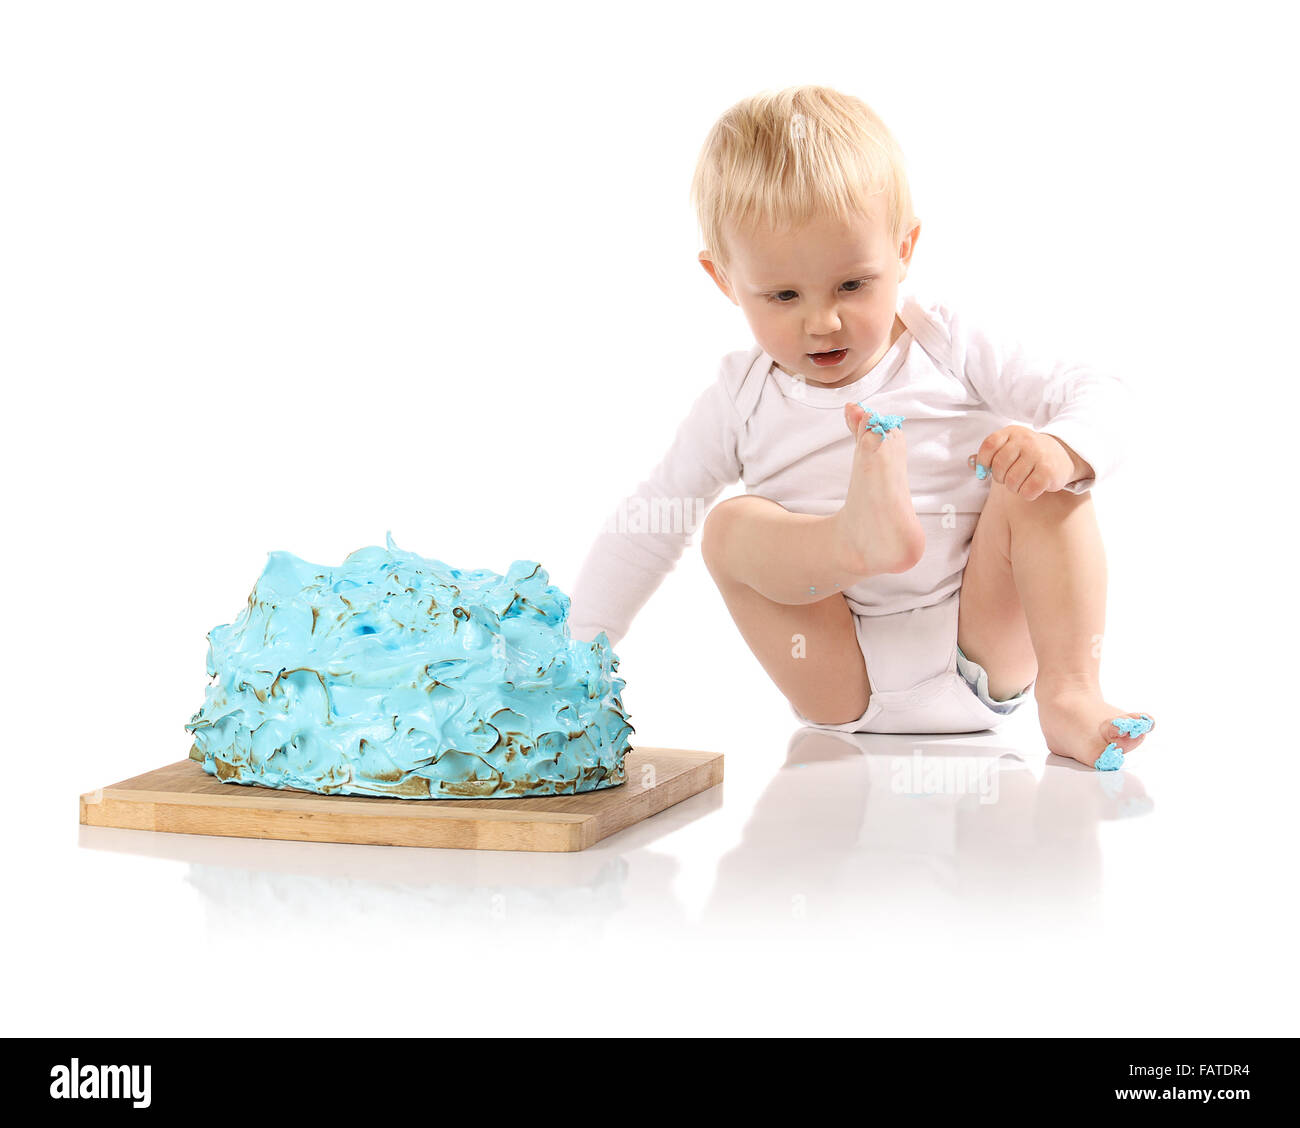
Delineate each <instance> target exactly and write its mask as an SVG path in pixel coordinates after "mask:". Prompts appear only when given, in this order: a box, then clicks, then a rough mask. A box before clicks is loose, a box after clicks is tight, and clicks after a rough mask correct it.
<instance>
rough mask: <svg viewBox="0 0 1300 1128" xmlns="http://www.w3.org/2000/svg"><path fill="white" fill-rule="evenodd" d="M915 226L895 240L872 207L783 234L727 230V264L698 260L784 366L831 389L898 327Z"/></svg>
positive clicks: (881, 350) (858, 372) (867, 366)
mask: <svg viewBox="0 0 1300 1128" xmlns="http://www.w3.org/2000/svg"><path fill="white" fill-rule="evenodd" d="M919 232H920V225H919V224H918V225H917V226H916V227H915V228H913V230H912V231H911V232H909V233H908V234H907V235H905V236H904V239H903V242H902V243H901V244H900V245H899V246H894V245H893V243H892V240H891V239H890V237H889V232H888V230H887V222H886V213H885V209H884V208H883V207H880V208H878V209H877V210H876V211H875V213H874V214H873V215H870V216H867V217H864V218H862V219H861V220H859V221H857V222H856V223H853V224H848V225H846V224H844V223H841V222H840V221H838V220H834V219H824V220H818V221H817V222H815V223H811V224H808V225H806V226H804V227H800V228H797V229H795V230H792V231H785V232H763V233H757V234H756V233H750V234H740V233H738V232H736V231H735V230H734V229H733V230H729V231H728V232H727V234H728V235H729V237H730V245H731V247H732V262H731V264H730V266H729V268H728V269H727V271H726V272H725V273H724V272H723V271H721V270H719V269H718V268H717V266H716V264H714V263H713V262H712V261H710V260H709V258H708V257H707V252H701V254H700V261H701V262H702V263H703V264H704V268H705V270H707V271H708V272H709V274H710V275H711V276H712V277H713V279H714V281H715V282H717V283H718V285H719V286H720V287H721V288H722V291H723V293H725V294H726V295H727V296H728V297H729V298H731V300H732V301H733V302H735V303H736V304H737V305H739V306H740V308H741V309H742V310H743V311H744V314H745V317H746V319H747V320H748V321H749V326H750V328H751V329H752V330H753V333H754V339H755V340H756V341H757V342H758V344H759V345H760V346H761V347H762V348H763V351H764V352H766V353H768V355H770V356H771V357H772V358H773V359H774V360H775V361H776V362H777V364H778V365H779V366H780V367H781V368H782V369H784V370H785V371H786V372H788V373H789V374H790V375H792V376H801V377H803V378H804V379H806V380H807V381H808V382H809V383H811V384H814V385H816V386H820V387H828V388H838V387H843V386H844V385H846V384H851V383H853V382H854V381H855V380H858V379H860V378H861V377H862V376H865V375H866V374H867V372H869V371H870V370H871V369H872V368H873V367H875V365H876V363H877V362H878V361H879V360H880V359H881V358H882V357H883V356H884V355H885V353H886V352H888V351H889V348H890V346H891V345H892V344H893V343H894V341H895V340H896V339H897V337H898V335H899V333H901V332H902V331H903V324H902V322H901V321H899V320H898V319H897V316H896V313H895V309H896V306H897V303H898V286H899V283H900V282H902V280H903V278H904V277H905V276H906V274H907V265H908V263H909V262H910V261H911V258H912V249H913V247H914V245H915V243H916V238H917V236H918V234H919ZM835 349H844V350H847V351H846V352H845V353H844V356H843V359H841V360H839V361H838V362H837V363H834V364H828V365H822V364H818V363H817V362H816V361H814V360H813V357H812V354H813V353H824V352H829V351H831V350H835ZM832 359H833V358H832Z"/></svg>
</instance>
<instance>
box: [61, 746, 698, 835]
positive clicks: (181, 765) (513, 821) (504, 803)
mask: <svg viewBox="0 0 1300 1128" xmlns="http://www.w3.org/2000/svg"><path fill="white" fill-rule="evenodd" d="M624 768H625V771H626V775H627V782H626V783H624V784H622V785H620V786H619V787H609V788H605V789H604V790H602V791H588V792H584V793H582V794H580V795H550V796H544V797H541V798H536V799H422V800H421V799H369V798H365V797H363V796H354V795H317V794H314V793H312V792H307V791H288V790H276V789H273V788H267V787H256V786H246V785H242V784H231V783H218V782H217V781H216V780H215V779H213V778H212V776H210V775H208V774H207V773H206V772H205V771H204V770H203V769H202V768H201V767H200V766H199V764H198V763H197V762H196V761H194V760H181V761H179V762H178V763H175V764H168V765H167V766H166V767H163V768H156V769H154V770H153V771H151V772H145V773H144V775H138V776H135V777H133V778H132V779H127V780H123V781H122V782H121V783H115V784H113V785H112V786H111V787H102V788H100V789H99V790H98V791H92V792H88V793H86V794H85V795H82V796H81V821H82V822H83V823H84V824H86V825H87V826H113V827H124V828H126V829H128V830H161V831H167V832H169V833H173V834H214V835H222V836H225V837H233V838H282V839H291V840H294V841H300V842H356V843H363V844H366V845H372V846H441V847H449V848H452V849H460V850H545V851H554V850H585V849H586V848H587V847H588V846H590V845H592V844H593V843H595V842H599V841H600V840H601V839H602V838H605V837H607V836H608V835H611V834H614V833H616V832H617V831H620V830H622V829H623V828H624V827H628V826H631V825H632V824H633V823H637V822H640V821H641V820H642V819H646V818H649V817H650V816H651V815H654V814H658V813H659V812H660V811H662V810H664V809H665V808H666V807H671V806H672V805H673V804H674V803H680V802H681V801H682V800H683V799H689V798H690V797H691V796H692V795H697V794H699V793H700V792H701V791H705V790H707V789H708V788H710V787H713V786H715V785H716V784H719V783H721V782H722V754H721V753H718V752H692V751H686V750H684V749H680V748H637V749H634V750H632V751H630V752H628V754H627V756H626V758H625V760H624Z"/></svg>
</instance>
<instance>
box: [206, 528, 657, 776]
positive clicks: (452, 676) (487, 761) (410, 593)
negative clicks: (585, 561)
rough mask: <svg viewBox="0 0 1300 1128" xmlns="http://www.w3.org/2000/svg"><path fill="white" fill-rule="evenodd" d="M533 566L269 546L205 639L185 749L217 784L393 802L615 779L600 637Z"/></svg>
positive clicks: (608, 678) (609, 655)
mask: <svg viewBox="0 0 1300 1128" xmlns="http://www.w3.org/2000/svg"><path fill="white" fill-rule="evenodd" d="M568 614H569V597H568V596H567V595H565V594H564V592H562V591H561V590H560V589H559V588H558V587H555V586H553V585H552V584H551V583H550V582H549V577H548V575H547V573H546V571H545V570H544V569H543V568H542V566H541V565H540V564H537V563H535V562H533V561H531V560H516V561H515V562H514V563H513V564H512V565H511V566H510V569H509V571H508V572H507V573H506V574H505V575H504V576H501V575H498V574H497V573H496V572H491V571H488V570H485V569H477V570H473V571H462V570H460V569H458V568H451V567H448V566H447V565H446V564H443V563H442V562H441V561H438V560H429V559H426V558H424V557H422V556H418V555H416V554H415V553H413V552H405V551H403V550H401V549H399V548H398V547H397V546H396V545H394V544H393V538H392V536H391V535H390V536H389V537H388V538H387V547H386V548H380V547H378V546H374V547H370V548H362V549H359V550H357V551H356V552H354V553H352V554H351V555H350V556H349V557H348V558H347V559H346V560H345V561H344V562H343V564H342V565H341V566H339V567H337V568H327V567H322V566H320V565H317V564H309V563H307V562H306V561H305V560H300V559H299V558H298V557H296V556H294V555H292V554H290V553H287V552H272V553H270V554H269V556H268V559H267V563H266V567H265V569H264V570H263V572H262V575H261V576H260V577H259V578H258V580H257V584H256V586H255V587H254V588H253V592H252V594H251V595H250V596H249V597H248V605H247V607H245V608H244V609H243V610H242V611H241V612H240V613H239V615H238V617H237V618H236V619H235V621H234V622H233V623H230V624H228V625H224V626H219V627H214V628H213V629H212V630H211V631H210V632H209V633H208V636H207V637H208V676H209V677H210V678H212V679H213V681H212V682H211V684H209V686H208V688H207V694H206V699H205V701H204V703H203V707H202V708H201V709H200V710H199V711H198V713H196V714H195V715H194V716H193V718H191V720H190V723H189V724H187V725H186V726H185V727H186V729H188V730H189V731H190V732H191V733H192V734H193V736H194V746H193V747H192V748H191V749H190V757H191V759H194V760H198V761H199V762H200V763H202V765H203V770H204V771H206V772H208V773H209V774H211V775H214V776H216V777H217V779H219V780H222V781H223V782H227V783H239V784H257V785H261V786H263V787H277V788H286V787H288V788H296V789H300V790H304V791H316V792H322V793H325V794H345V795H374V796H386V797H390V798H391V797H399V798H404V799H473V798H492V799H501V798H518V797H523V796H535V795H561V794H564V795H567V794H573V793H574V792H579V791H595V790H597V789H599V788H605V787H614V786H616V785H618V784H621V783H623V782H624V770H623V757H624V755H625V753H626V752H627V751H628V749H629V745H628V736H629V734H631V733H632V732H634V731H635V729H634V728H633V727H632V725H631V724H630V723H629V722H628V718H627V715H626V714H625V713H624V711H623V705H622V702H621V701H620V699H619V693H620V691H621V690H622V688H623V686H624V684H625V683H624V682H623V680H622V679H620V678H618V677H617V676H616V672H617V670H618V656H617V655H616V654H615V653H614V652H613V650H612V649H611V648H610V645H609V639H608V637H607V636H606V635H605V633H604V632H603V631H602V632H601V633H600V634H599V635H597V636H596V638H595V639H593V640H592V641H591V642H579V641H577V640H575V639H573V638H571V637H570V635H569V627H568Z"/></svg>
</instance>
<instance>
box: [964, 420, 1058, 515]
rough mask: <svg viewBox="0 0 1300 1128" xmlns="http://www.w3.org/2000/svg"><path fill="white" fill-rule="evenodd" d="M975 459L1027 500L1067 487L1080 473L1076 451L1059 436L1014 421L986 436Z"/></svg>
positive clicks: (998, 480) (995, 479) (1012, 490)
mask: <svg viewBox="0 0 1300 1128" xmlns="http://www.w3.org/2000/svg"><path fill="white" fill-rule="evenodd" d="M975 462H976V464H977V465H979V466H984V467H986V468H987V469H988V471H989V473H990V474H991V475H992V477H993V480H994V481H995V482H1001V483H1002V484H1003V485H1004V486H1006V487H1007V489H1009V490H1010V491H1011V492H1012V493H1013V494H1017V495H1018V496H1020V497H1023V498H1024V499H1025V500H1026V501H1033V500H1034V498H1036V497H1038V496H1040V495H1041V494H1045V493H1054V492H1055V491H1056V490H1060V489H1064V488H1065V487H1066V486H1067V485H1069V483H1070V482H1073V481H1074V480H1075V479H1076V478H1077V477H1078V476H1079V475H1078V474H1077V473H1075V471H1076V469H1077V468H1076V466H1075V463H1074V452H1073V451H1071V450H1070V449H1069V448H1068V447H1067V446H1066V445H1065V444H1064V443H1063V442H1061V440H1060V439H1058V438H1056V437H1055V436H1053V435H1044V434H1041V433H1039V432H1038V431H1031V430H1030V429H1029V428H1028V427H1020V426H1017V425H1015V424H1013V425H1011V426H1010V427H1003V428H1002V429H1001V430H999V431H994V432H993V434H991V435H990V436H989V437H988V438H987V439H985V440H984V441H983V442H982V443H981V444H980V449H979V453H978V454H977V455H976V456H975Z"/></svg>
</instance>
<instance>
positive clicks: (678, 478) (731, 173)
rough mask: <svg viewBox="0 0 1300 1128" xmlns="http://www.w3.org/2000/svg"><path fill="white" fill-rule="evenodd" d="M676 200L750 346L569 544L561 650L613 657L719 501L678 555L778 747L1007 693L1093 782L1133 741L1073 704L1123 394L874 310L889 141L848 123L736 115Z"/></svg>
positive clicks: (1136, 717) (998, 700)
mask: <svg viewBox="0 0 1300 1128" xmlns="http://www.w3.org/2000/svg"><path fill="white" fill-rule="evenodd" d="M692 198H693V200H694V204H695V208H696V211H697V214H698V217H699V221H700V227H701V230H702V233H703V238H704V243H705V250H703V251H701V252H700V255H699V258H700V262H701V264H702V265H703V267H704V269H705V270H706V271H707V272H708V274H709V276H710V277H711V278H712V279H713V281H714V282H716V283H717V285H718V288H719V289H720V290H721V291H722V292H723V293H724V294H725V295H726V296H727V298H728V299H729V300H730V301H732V302H733V303H735V304H736V305H738V306H739V307H740V309H741V310H742V312H743V313H744V315H745V317H746V319H747V320H748V322H749V326H750V328H751V329H752V331H753V334H754V340H755V342H756V344H755V346H754V347H752V348H750V349H746V350H741V351H739V352H734V353H730V354H728V355H727V356H726V357H724V358H723V361H722V364H721V370H720V372H719V375H718V378H717V380H716V381H715V382H714V383H713V384H712V385H710V386H709V387H708V388H706V389H705V391H704V392H703V393H702V394H701V395H700V396H699V397H698V398H697V399H696V401H695V404H694V406H693V407H692V408H691V411H690V413H689V414H688V416H687V417H686V418H685V420H684V421H683V422H682V424H681V426H680V428H679V429H678V432H677V435H676V438H675V439H674V441H673V443H672V445H671V447H670V449H669V450H668V452H667V454H666V455H665V456H664V458H663V460H662V461H661V462H660V463H659V465H658V466H656V467H655V469H654V470H653V471H652V472H651V474H650V476H649V477H648V478H647V479H646V480H645V481H643V482H642V483H641V484H640V485H639V486H638V487H637V489H636V491H635V492H634V493H633V494H632V495H630V496H629V497H628V498H626V499H624V501H623V502H622V503H621V504H620V506H619V510H618V511H617V513H616V514H615V515H614V516H613V517H611V519H610V521H609V522H608V523H607V525H606V527H605V529H604V531H603V532H601V533H600V535H599V536H598V537H597V538H596V541H595V543H594V544H593V545H592V547H591V549H590V551H589V552H588V554H587V558H586V560H585V562H584V564H583V567H582V570H581V572H580V574H579V577H578V580H577V582H576V584H575V585H574V589H573V592H572V608H571V618H570V624H571V629H572V632H573V635H574V637H576V638H579V639H583V640H589V639H591V638H594V637H595V636H596V635H597V634H598V633H599V632H601V631H604V632H605V634H606V636H607V637H608V639H609V641H610V643H611V645H617V643H618V642H619V640H620V639H621V638H622V637H623V635H624V634H625V633H626V631H627V629H628V627H629V626H630V624H631V621H632V618H633V617H634V616H635V614H636V612H637V611H638V610H639V609H640V608H641V607H642V606H643V605H644V604H645V602H646V600H647V599H649V597H650V595H651V594H652V593H653V592H654V590H655V588H656V587H658V585H659V583H660V582H661V581H662V579H663V578H664V576H665V575H667V573H668V572H669V571H671V570H672V568H673V567H674V565H675V563H676V561H677V559H678V558H679V556H680V555H681V552H682V551H683V549H684V548H685V546H686V545H687V544H688V543H689V542H690V538H691V534H692V532H693V529H694V524H695V517H697V516H698V515H700V514H702V513H703V512H704V510H706V509H707V508H708V507H709V506H710V505H711V504H712V503H713V502H714V501H715V500H716V499H717V496H718V494H719V493H721V491H722V490H723V488H724V487H725V486H727V485H729V484H731V483H733V482H735V481H737V480H742V481H743V482H744V483H745V487H746V493H745V494H744V495H740V496H736V497H732V498H728V499H727V500H726V501H724V502H722V503H721V504H720V505H716V506H714V507H713V508H712V509H711V510H710V511H709V513H708V518H707V520H706V521H705V522H704V526H703V530H702V535H701V538H700V544H701V551H702V553H703V557H704V561H705V564H706V565H707V567H708V569H709V572H710V574H711V575H712V577H713V579H714V582H715V583H716V584H717V587H718V590H719V592H720V593H721V595H722V598H723V600H724V601H725V602H726V605H727V608H728V610H729V611H730V613H731V616H732V618H733V620H734V621H735V623H736V626H737V628H738V629H739V631H740V633H741V635H742V636H743V638H744V639H745V642H746V643H747V644H748V646H749V647H750V649H751V650H752V651H753V653H754V656H755V657H756V658H757V659H758V661H759V662H760V663H761V665H762V666H763V668H764V669H765V670H766V671H767V673H768V675H769V676H770V677H771V679H772V681H773V682H775V683H776V686H777V688H778V689H780V691H781V693H782V694H784V695H785V697H786V699H787V701H788V702H789V704H790V708H791V710H792V711H793V713H794V715H795V717H796V718H798V720H799V721H800V722H802V723H803V724H805V725H809V726H812V727H815V728H822V729H833V730H838V731H843V732H894V733H913V732H915V733H937V732H975V731H980V730H984V729H989V728H993V727H995V726H996V725H998V724H1000V723H1001V722H1002V721H1003V720H1004V719H1005V718H1006V716H1008V715H1009V714H1010V713H1011V712H1013V711H1014V710H1015V709H1017V708H1018V707H1019V706H1020V705H1021V704H1023V702H1024V701H1025V700H1027V699H1028V694H1029V692H1030V690H1031V689H1032V690H1033V695H1034V699H1035V701H1036V702H1037V706H1038V717H1039V722H1040V724H1041V726H1042V730H1043V735H1044V737H1045V738H1046V741H1047V747H1048V748H1049V749H1050V750H1051V751H1052V752H1054V753H1056V754H1057V755H1059V756H1065V757H1070V758H1073V759H1075V760H1078V761H1079V762H1081V763H1083V764H1087V765H1089V766H1091V767H1096V768H1098V769H1101V770H1109V769H1113V768H1116V767H1119V766H1121V765H1122V763H1123V757H1124V755H1125V754H1127V753H1129V752H1131V751H1132V750H1133V749H1134V748H1136V747H1137V745H1138V744H1140V743H1141V742H1142V739H1143V735H1144V734H1145V733H1146V732H1148V731H1150V729H1151V728H1152V727H1153V725H1154V722H1153V721H1152V719H1151V718H1150V716H1148V715H1147V714H1145V713H1125V712H1123V711H1122V710H1121V709H1120V708H1119V707H1117V706H1115V705H1113V704H1111V703H1110V702H1108V701H1107V700H1106V699H1105V697H1103V695H1102V692H1101V686H1100V681H1099V668H1100V649H1101V639H1102V633H1103V630H1104V621H1105V604H1106V560H1105V555H1104V552H1103V548H1102V542H1101V536H1100V532H1099V530H1098V526H1097V520H1096V515H1095V513H1094V511H1093V504H1092V499H1091V497H1090V496H1089V493H1090V490H1091V488H1092V486H1093V485H1094V484H1095V482H1096V481H1098V480H1100V479H1102V478H1105V477H1107V476H1109V475H1110V474H1111V473H1113V471H1114V470H1115V467H1116V466H1117V465H1118V463H1119V461H1120V458H1121V456H1122V454H1123V450H1122V444H1123V442H1124V435H1125V433H1124V421H1125V420H1126V419H1127V417H1128V416H1127V413H1128V410H1129V407H1130V405H1129V400H1128V393H1127V390H1126V388H1125V386H1124V385H1123V384H1122V383H1121V382H1120V381H1119V380H1117V379H1116V378H1115V377H1113V376H1110V375H1108V374H1105V373H1100V372H1096V371H1093V370H1092V369H1089V368H1087V367H1085V366H1082V365H1077V364H1070V363H1066V362H1051V361H1043V360H1041V359H1037V358H1034V357H1031V356H1029V355H1028V354H1027V352H1026V350H1025V349H1024V348H1023V347H1021V346H1020V345H1019V344H1017V343H1015V342H1012V341H1004V340H1002V339H1000V338H998V337H996V336H995V335H992V334H990V333H987V332H985V331H984V330H983V329H981V328H979V327H978V326H975V325H972V324H970V323H968V322H967V320H966V319H965V318H963V317H962V316H961V315H960V314H959V313H956V312H954V311H952V310H950V309H949V308H947V307H946V306H944V305H942V304H939V303H937V302H932V301H925V300H922V299H921V298H918V297H917V296H915V295H911V294H904V293H902V292H901V291H900V286H901V284H902V282H903V281H904V279H905V278H906V277H907V270H908V266H909V265H910V263H911V260H912V255H913V252H914V251H915V249H916V242H917V238H918V236H919V234H920V229H921V225H920V223H919V222H918V221H917V219H916V216H915V215H914V214H913V212H912V203H911V194H910V191H909V189H908V184H907V177H906V173H905V171H904V166H903V159H902V153H901V151H900V150H899V147H898V145H897V143H896V142H895V140H894V138H893V137H892V136H891V135H890V133H889V131H888V129H887V128H886V127H885V125H884V124H883V122H881V120H880V119H879V118H878V117H877V116H876V115H875V113H873V112H872V110H871V109H870V108H869V107H868V106H867V105H866V104H864V103H863V102H862V101H861V100H859V99H857V98H854V97H852V96H848V95H845V94H841V93H839V92H837V91H835V90H832V89H829V88H826V87H821V86H803V87H795V88H792V89H788V90H784V91H781V92H778V93H775V94H762V95H758V96H755V97H753V98H748V99H745V100H743V101H741V102H739V103H738V104H737V105H735V106H733V107H732V108H731V109H730V110H728V111H727V112H726V113H725V114H724V115H723V117H722V118H721V119H720V120H719V121H718V122H717V123H716V124H715V125H714V127H713V129H712V131H711V132H710V134H709V137H708V139H707V140H706V142H705V145H704V148H703V150H702V152H701V154H700V159H699V164H698V167H697V169H696V173H695V178H694V182H693V185H692Z"/></svg>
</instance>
